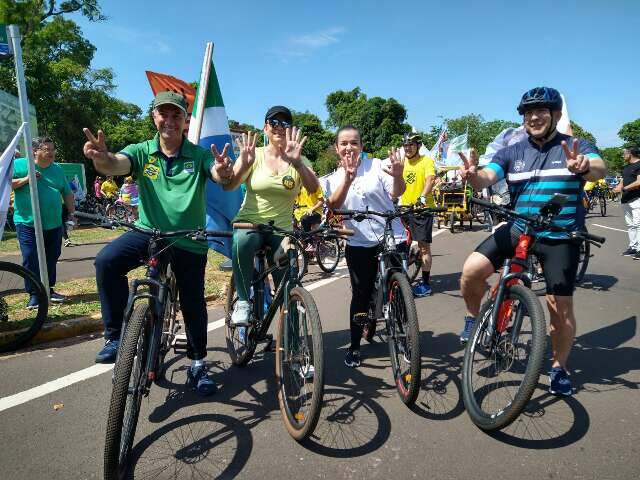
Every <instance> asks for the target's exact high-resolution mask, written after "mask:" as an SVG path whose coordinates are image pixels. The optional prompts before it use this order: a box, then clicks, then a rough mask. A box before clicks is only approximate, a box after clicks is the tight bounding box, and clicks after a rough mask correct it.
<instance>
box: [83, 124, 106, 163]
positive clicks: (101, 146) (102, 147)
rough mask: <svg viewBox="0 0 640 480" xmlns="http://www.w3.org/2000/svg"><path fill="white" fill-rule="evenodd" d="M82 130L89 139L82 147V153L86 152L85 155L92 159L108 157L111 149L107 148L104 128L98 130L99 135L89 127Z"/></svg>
mask: <svg viewBox="0 0 640 480" xmlns="http://www.w3.org/2000/svg"><path fill="white" fill-rule="evenodd" d="M82 131H83V132H84V136H85V137H87V140H88V141H87V142H86V143H85V144H84V146H83V147H82V153H84V156H85V157H87V158H88V159H90V160H104V159H105V158H107V155H108V153H109V150H107V144H106V142H105V139H104V133H103V132H102V130H98V136H97V137H96V136H94V135H93V133H91V130H89V129H88V128H83V129H82Z"/></svg>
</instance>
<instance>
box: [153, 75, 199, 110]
mask: <svg viewBox="0 0 640 480" xmlns="http://www.w3.org/2000/svg"><path fill="white" fill-rule="evenodd" d="M144 73H146V74H147V79H148V80H149V85H151V90H152V91H153V94H154V95H157V94H158V93H159V92H167V91H171V92H176V93H181V94H182V95H184V97H185V98H186V99H187V103H188V108H187V113H189V114H191V111H192V110H193V104H194V101H195V97H196V89H195V88H193V87H192V86H191V85H189V84H188V83H187V82H185V81H183V80H180V79H179V78H176V77H172V76H171V75H165V74H164V73H156V72H150V71H148V70H147V71H145V72H144Z"/></svg>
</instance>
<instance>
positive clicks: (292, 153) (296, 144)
mask: <svg viewBox="0 0 640 480" xmlns="http://www.w3.org/2000/svg"><path fill="white" fill-rule="evenodd" d="M301 136H302V131H301V130H300V129H298V128H296V127H291V128H287V131H286V144H285V147H284V149H283V150H282V151H281V155H282V159H283V160H284V161H285V162H288V163H290V164H291V165H293V166H294V167H297V166H298V165H300V162H301V161H302V160H301V157H302V147H303V146H304V144H305V143H306V141H307V137H303V138H302V140H301V139H300V137H301Z"/></svg>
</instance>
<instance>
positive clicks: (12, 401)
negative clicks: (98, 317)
mask: <svg viewBox="0 0 640 480" xmlns="http://www.w3.org/2000/svg"><path fill="white" fill-rule="evenodd" d="M345 277H346V275H336V276H334V277H331V278H325V279H323V280H319V281H317V282H314V283H311V284H309V285H306V286H305V288H306V289H307V290H309V291H311V290H315V289H316V288H320V287H323V286H325V285H328V284H330V283H332V282H335V281H336V280H339V279H341V278H345ZM224 321H225V319H224V318H219V319H218V320H215V321H213V322H211V323H209V325H208V326H207V331H208V332H211V331H213V330H216V329H218V328H220V327H222V326H224ZM180 336H183V338H185V339H186V336H184V335H180ZM111 370H113V364H96V365H92V366H91V367H88V368H84V369H82V370H78V371H77V372H73V373H70V374H69V375H65V376H64V377H60V378H58V379H56V380H52V381H50V382H47V383H44V384H42V385H38V386H37V387H33V388H30V389H29V390H25V391H23V392H20V393H16V394H14V395H9V396H8V397H3V398H0V412H2V411H4V410H7V409H9V408H12V407H17V406H18V405H22V404H23V403H27V402H29V401H31V400H35V399H36V398H40V397H44V396H45V395H48V394H50V393H53V392H56V391H58V390H61V389H63V388H66V387H69V386H71V385H73V384H74V383H79V382H82V381H84V380H88V379H90V378H93V377H97V376H98V375H102V374H103V373H107V372H110V371H111Z"/></svg>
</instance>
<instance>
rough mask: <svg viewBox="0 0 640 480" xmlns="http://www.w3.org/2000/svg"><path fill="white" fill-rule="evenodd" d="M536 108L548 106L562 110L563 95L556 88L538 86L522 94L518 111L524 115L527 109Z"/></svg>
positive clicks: (550, 108) (551, 108)
mask: <svg viewBox="0 0 640 480" xmlns="http://www.w3.org/2000/svg"><path fill="white" fill-rule="evenodd" d="M534 108H548V109H549V110H551V111H553V110H562V97H561V96H560V92H558V91H557V90H556V89H555V88H549V87H536V88H532V89H531V90H529V91H528V92H525V94H524V95H522V99H521V100H520V105H518V113H519V114H520V115H524V112H526V111H527V110H533V109H534Z"/></svg>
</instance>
